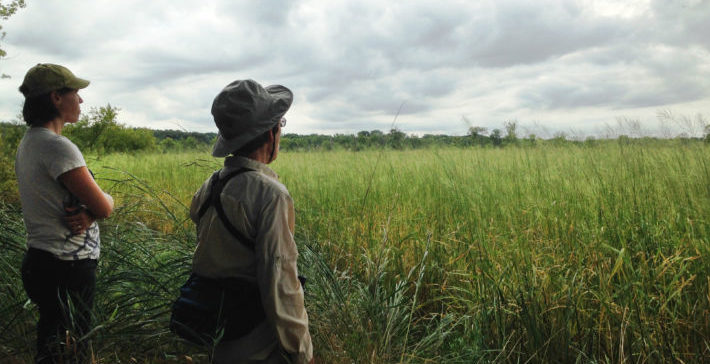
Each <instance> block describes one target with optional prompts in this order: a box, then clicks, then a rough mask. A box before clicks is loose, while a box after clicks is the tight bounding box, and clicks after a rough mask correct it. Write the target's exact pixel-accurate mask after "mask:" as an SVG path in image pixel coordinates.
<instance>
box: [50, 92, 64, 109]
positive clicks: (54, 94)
mask: <svg viewBox="0 0 710 364" xmlns="http://www.w3.org/2000/svg"><path fill="white" fill-rule="evenodd" d="M49 98H50V99H51V100H52V103H53V104H54V106H55V107H59V104H61V103H62V96H61V95H59V92H57V91H52V92H50V93H49Z"/></svg>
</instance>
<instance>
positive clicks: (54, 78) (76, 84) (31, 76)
mask: <svg viewBox="0 0 710 364" xmlns="http://www.w3.org/2000/svg"><path fill="white" fill-rule="evenodd" d="M86 86H89V81H87V80H85V79H83V78H79V77H76V76H74V74H73V73H72V72H71V71H70V70H69V69H68V68H66V67H64V66H60V65H58V64H51V63H38V64H37V65H36V66H34V67H32V68H30V70H29V71H27V74H26V75H25V80H24V81H23V82H22V85H21V86H20V92H22V94H23V95H25V98H28V97H34V96H39V95H42V94H46V93H49V92H52V91H56V90H61V89H63V88H70V89H73V90H79V89H82V88H84V87H86Z"/></svg>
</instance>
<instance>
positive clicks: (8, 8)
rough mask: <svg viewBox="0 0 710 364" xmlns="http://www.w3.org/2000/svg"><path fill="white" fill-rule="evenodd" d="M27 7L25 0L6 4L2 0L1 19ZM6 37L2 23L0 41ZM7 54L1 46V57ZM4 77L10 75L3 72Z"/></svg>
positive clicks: (0, 5)
mask: <svg viewBox="0 0 710 364" xmlns="http://www.w3.org/2000/svg"><path fill="white" fill-rule="evenodd" d="M24 7H25V0H12V1H10V2H8V3H6V4H3V2H2V1H0V19H2V20H7V19H8V18H10V17H11V16H13V15H14V14H15V13H16V12H17V10H19V9H20V8H24ZM4 39H5V32H4V31H3V30H2V25H0V41H2V40H4ZM6 55H7V52H5V50H4V49H2V47H1V46H0V59H2V58H4V57H5V56H6ZM0 77H2V78H9V77H10V76H8V75H6V74H4V73H3V74H2V76H0Z"/></svg>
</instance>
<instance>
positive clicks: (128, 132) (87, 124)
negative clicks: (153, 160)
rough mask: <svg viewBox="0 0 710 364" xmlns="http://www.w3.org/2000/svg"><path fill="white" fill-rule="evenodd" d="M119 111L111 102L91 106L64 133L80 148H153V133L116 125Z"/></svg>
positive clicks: (100, 151) (98, 149) (105, 149)
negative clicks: (94, 106)
mask: <svg viewBox="0 0 710 364" xmlns="http://www.w3.org/2000/svg"><path fill="white" fill-rule="evenodd" d="M119 110H120V109H119V108H117V107H113V106H111V104H107V105H106V106H102V107H99V108H91V110H89V114H88V115H84V116H82V117H81V119H80V120H79V121H78V122H76V123H74V124H71V125H67V126H66V127H65V128H64V131H63V134H64V135H65V136H66V137H67V138H69V139H71V140H72V141H73V142H74V143H75V144H76V145H77V146H79V148H80V149H82V150H91V151H94V152H97V153H99V154H101V153H113V152H128V151H136V150H152V149H155V147H156V141H155V137H154V136H153V132H152V131H151V130H149V129H146V128H128V127H126V126H124V125H121V124H119V123H118V120H117V118H118V112H119Z"/></svg>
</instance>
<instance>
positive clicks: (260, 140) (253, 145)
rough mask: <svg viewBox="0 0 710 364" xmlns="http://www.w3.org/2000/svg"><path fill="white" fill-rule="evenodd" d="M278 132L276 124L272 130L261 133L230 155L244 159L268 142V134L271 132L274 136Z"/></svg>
mask: <svg viewBox="0 0 710 364" xmlns="http://www.w3.org/2000/svg"><path fill="white" fill-rule="evenodd" d="M278 131H279V124H276V125H275V126H274V127H273V128H271V129H269V130H267V131H265V132H263V133H262V134H261V135H259V136H257V137H256V138H254V139H252V140H250V141H249V142H248V143H246V144H244V145H243V146H242V147H241V148H239V149H237V150H235V151H234V152H232V154H233V155H239V156H242V157H246V156H248V155H249V154H251V153H252V152H254V151H255V150H257V149H259V148H260V147H261V146H262V145H264V143H266V142H267V141H269V132H273V133H274V136H276V133H277V132H278Z"/></svg>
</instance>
